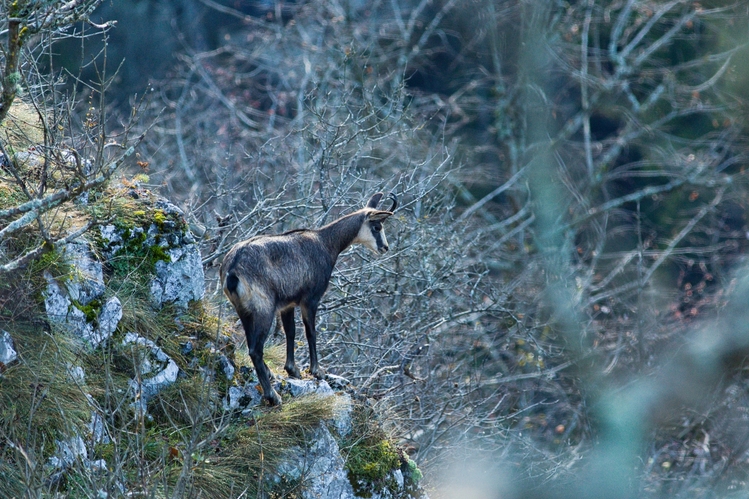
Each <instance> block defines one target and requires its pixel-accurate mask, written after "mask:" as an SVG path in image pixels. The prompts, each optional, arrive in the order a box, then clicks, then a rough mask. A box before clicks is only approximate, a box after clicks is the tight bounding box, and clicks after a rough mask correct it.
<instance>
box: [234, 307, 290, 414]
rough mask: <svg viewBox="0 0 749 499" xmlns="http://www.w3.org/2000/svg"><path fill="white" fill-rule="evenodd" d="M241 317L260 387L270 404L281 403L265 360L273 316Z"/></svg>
mask: <svg viewBox="0 0 749 499" xmlns="http://www.w3.org/2000/svg"><path fill="white" fill-rule="evenodd" d="M239 318H240V319H241V320H242V326H243V327H244V333H245V336H247V348H248V350H249V351H250V359H252V365H253V366H255V372H256V373H257V379H258V381H260V387H261V388H262V389H263V397H264V398H265V399H266V400H267V401H268V403H270V405H281V396H280V395H279V394H278V392H276V390H274V389H273V387H272V386H271V384H270V369H268V366H267V365H266V364H265V361H264V360H263V346H264V345H265V339H266V338H267V337H268V332H269V330H270V325H271V323H272V322H273V317H272V316H271V317H265V316H259V315H255V316H253V315H250V314H242V315H240V317H239Z"/></svg>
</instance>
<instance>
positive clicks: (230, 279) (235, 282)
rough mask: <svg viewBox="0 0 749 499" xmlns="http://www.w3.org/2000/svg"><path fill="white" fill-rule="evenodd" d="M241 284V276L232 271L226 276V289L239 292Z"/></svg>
mask: <svg viewBox="0 0 749 499" xmlns="http://www.w3.org/2000/svg"><path fill="white" fill-rule="evenodd" d="M238 286H239V277H237V276H236V275H235V274H233V273H231V274H229V275H228V276H226V290H227V291H228V292H229V293H232V294H237V287H238Z"/></svg>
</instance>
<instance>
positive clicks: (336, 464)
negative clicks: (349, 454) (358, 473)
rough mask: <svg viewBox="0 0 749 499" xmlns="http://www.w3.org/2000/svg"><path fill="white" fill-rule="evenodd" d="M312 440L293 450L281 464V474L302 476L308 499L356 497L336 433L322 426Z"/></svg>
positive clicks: (279, 470)
mask: <svg viewBox="0 0 749 499" xmlns="http://www.w3.org/2000/svg"><path fill="white" fill-rule="evenodd" d="M310 440H311V441H312V444H311V445H310V446H309V447H308V448H306V449H302V448H300V447H295V448H292V449H289V451H288V454H287V459H286V461H285V462H284V463H283V464H282V465H281V466H279V467H278V474H279V476H286V477H289V478H291V479H292V480H299V479H301V480H302V481H303V483H304V487H303V489H302V497H303V498H304V499H354V498H355V497H356V496H355V495H354V489H353V487H352V486H351V483H350V482H349V480H348V476H347V475H346V470H345V469H344V462H343V458H342V457H341V451H340V449H339V448H338V443H336V441H335V439H334V438H333V435H331V434H330V431H328V429H327V428H326V427H325V426H320V427H319V428H318V429H317V430H316V431H315V432H314V433H313V434H312V435H311V438H310Z"/></svg>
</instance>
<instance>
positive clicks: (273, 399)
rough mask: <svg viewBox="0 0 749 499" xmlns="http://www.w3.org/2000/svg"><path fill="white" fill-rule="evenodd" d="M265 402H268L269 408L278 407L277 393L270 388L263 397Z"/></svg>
mask: <svg viewBox="0 0 749 499" xmlns="http://www.w3.org/2000/svg"><path fill="white" fill-rule="evenodd" d="M265 400H267V401H268V404H269V405H271V406H280V405H281V396H280V395H279V394H278V392H277V391H275V390H274V389H272V388H271V391H270V393H269V394H268V395H266V396H265Z"/></svg>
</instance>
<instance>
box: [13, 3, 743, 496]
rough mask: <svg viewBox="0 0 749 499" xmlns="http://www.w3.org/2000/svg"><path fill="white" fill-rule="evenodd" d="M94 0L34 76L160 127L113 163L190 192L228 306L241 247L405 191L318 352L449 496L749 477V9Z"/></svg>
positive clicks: (30, 64)
mask: <svg viewBox="0 0 749 499" xmlns="http://www.w3.org/2000/svg"><path fill="white" fill-rule="evenodd" d="M42 3H44V2H42ZM52 3H54V2H52ZM94 3H96V2H94ZM31 4H33V2H31ZM31 4H30V5H31ZM9 5H10V2H4V8H5V9H6V11H7V9H8V8H10V7H9ZM97 7H98V8H96V10H94V11H93V12H91V13H90V14H87V15H88V17H89V19H90V21H91V22H86V23H80V24H72V27H67V28H65V29H62V28H60V30H59V31H55V29H57V28H54V27H53V28H50V29H49V30H48V31H46V32H43V35H44V36H42V37H40V38H39V39H38V40H37V41H35V42H33V43H32V42H30V43H29V44H27V45H26V47H25V50H28V54H29V57H27V58H25V59H24V61H25V62H24V64H25V66H24V65H23V64H22V66H21V69H20V75H21V76H22V77H23V79H24V80H23V81H22V82H20V83H21V86H24V85H26V87H27V88H26V89H25V91H26V93H27V96H31V97H34V98H38V99H42V100H45V99H46V100H48V99H50V98H52V99H53V100H55V99H56V101H55V102H58V103H63V104H65V106H67V107H66V109H68V110H70V114H69V116H70V121H69V123H70V126H71V129H75V130H78V132H76V133H79V134H83V136H85V134H86V133H88V132H91V131H92V130H94V129H97V130H98V129H99V128H102V129H103V128H106V129H108V130H111V134H112V135H113V136H118V137H125V136H127V134H130V136H131V137H136V136H139V134H141V133H143V132H145V134H144V135H143V136H142V139H140V140H139V145H138V147H137V149H135V151H136V154H134V155H132V157H125V155H123V157H122V158H121V159H118V160H117V161H118V162H117V165H116V166H117V169H118V171H119V173H121V174H124V175H125V176H126V177H127V178H131V177H132V176H133V175H136V174H140V176H139V178H140V179H141V180H140V182H145V183H146V184H149V185H151V186H153V187H154V188H158V189H160V192H161V193H162V194H163V195H164V196H166V197H167V198H169V199H170V200H172V201H173V202H175V203H176V204H178V205H180V206H181V207H182V208H183V209H184V211H185V213H186V214H187V218H188V221H189V222H190V223H191V226H192V229H193V232H194V233H195V234H196V235H197V236H199V237H200V238H201V245H202V248H201V249H202V255H203V259H204V261H203V263H204V265H205V266H206V271H207V277H208V279H209V290H208V291H209V293H213V294H214V297H215V299H216V300H217V301H219V300H222V298H221V296H220V293H219V292H218V291H217V289H216V281H215V279H216V268H217V264H218V263H219V262H220V259H221V257H222V256H223V255H224V254H225V252H226V251H227V250H228V248H229V247H231V245H232V244H233V243H235V242H236V241H239V240H241V239H244V238H246V237H249V236H251V235H254V234H258V233H275V232H281V231H283V230H288V229H292V228H296V227H300V226H307V227H314V226H319V225H322V224H324V223H327V222H329V221H332V220H333V219H334V218H335V217H336V216H337V215H338V214H341V213H345V212H346V210H350V209H352V208H353V207H358V206H361V204H362V202H363V201H364V200H366V199H367V198H368V196H369V195H370V194H371V193H373V192H375V191H379V190H382V191H385V192H390V191H393V192H395V193H396V194H397V195H398V196H399V198H400V200H401V207H400V208H399V209H398V212H397V216H396V217H393V219H392V220H391V221H390V222H388V227H387V233H388V238H389V240H390V243H391V251H390V252H389V253H388V254H387V256H386V257H384V258H375V257H373V256H371V255H369V254H367V253H366V252H364V251H363V250H354V251H353V252H352V253H350V254H348V255H347V256H345V257H344V258H342V260H341V261H340V262H339V265H338V268H337V270H336V272H335V273H334V277H333V281H332V282H331V286H330V290H329V292H328V294H327V295H326V298H325V300H324V306H323V307H322V309H321V311H320V314H319V319H318V321H319V326H318V327H319V329H320V331H321V334H320V336H319V340H318V341H319V342H320V343H321V345H320V347H319V350H320V351H321V353H322V362H323V365H325V366H326V367H327V368H328V369H329V371H331V372H334V373H336V374H339V375H342V376H345V377H347V378H349V379H351V380H352V381H353V383H354V385H355V386H356V387H357V388H358V389H359V390H360V391H361V392H362V393H364V394H365V395H366V396H367V397H369V398H370V399H371V400H372V401H373V403H374V405H375V408H376V410H377V412H378V413H379V415H380V417H381V418H382V420H383V422H384V423H385V424H386V426H387V429H388V431H390V432H391V433H392V434H393V435H394V436H396V438H398V439H399V440H400V442H401V444H402V445H403V446H404V447H405V448H406V449H407V450H408V452H409V453H410V454H411V455H412V456H413V457H414V459H416V460H417V461H418V462H419V465H420V467H421V468H422V469H423V470H424V473H425V483H426V485H427V488H428V489H429V490H430V493H432V494H433V495H434V496H435V497H469V494H474V495H473V496H470V497H568V496H569V497H732V496H733V495H734V494H735V495H741V496H743V494H744V493H745V492H744V491H745V489H746V482H747V479H749V454H748V451H749V425H748V424H747V422H748V421H749V414H748V413H747V407H748V406H749V375H748V373H747V366H746V361H745V359H746V355H747V354H748V353H749V320H747V319H749V317H747V313H748V311H749V307H747V303H746V300H747V298H746V297H747V291H749V280H747V278H746V277H745V275H746V262H745V257H744V255H745V251H746V247H747V241H748V240H749V224H748V222H747V217H746V204H747V202H749V197H748V195H749V182H747V180H748V179H747V174H746V172H745V169H746V166H747V161H748V160H749V157H748V156H747V152H748V149H747V144H749V140H748V139H749V100H748V99H749V63H748V62H747V61H749V47H747V43H748V42H749V6H747V4H746V2H730V1H702V2H695V1H686V0H668V1H650V0H613V1H603V0H579V1H542V0H375V1H360V0H320V1H316V2H280V1H278V2H272V1H261V0H257V1H253V0H179V1H178V0H160V1H155V0H150V1H149V0H142V1H135V0H132V1H121V2H102V3H101V5H98V6H97ZM31 8H37V7H35V6H33V5H32V7H31ZM111 21H116V24H114V23H111ZM3 23H6V24H3V25H2V26H3V28H2V33H3V36H7V37H10V36H11V35H12V22H10V23H7V22H6V21H3ZM58 38H64V39H60V40H58ZM3 43H5V42H3ZM4 47H5V48H6V49H7V47H8V45H4ZM10 54H11V51H8V50H6V51H5V52H3V54H2V57H3V58H4V64H5V67H6V68H7V63H8V60H9V59H10V58H11V57H10ZM4 77H5V79H4V88H3V90H4V94H3V97H5V93H7V92H6V91H7V89H8V88H10V85H9V82H10V81H11V80H8V79H7V78H8V77H9V75H8V74H7V73H6V74H4ZM42 84H44V85H42ZM45 85H46V86H45ZM42 86H44V88H45V89H46V90H44V92H41V91H38V92H37V91H35V90H34V89H35V88H42ZM13 88H14V89H15V88H16V87H15V82H14V83H13ZM45 92H46V93H45ZM117 134H120V135H117ZM125 142H126V141H124V140H123V141H122V143H123V144H125ZM92 144H93V143H89V146H91V145H92ZM92 147H93V146H92ZM94 149H95V148H94ZM102 154H103V153H102ZM6 174H7V175H10V172H9V171H4V172H3V175H6ZM144 174H145V175H146V177H144V176H143V175H144ZM82 175H84V177H85V176H86V175H93V173H91V172H90V173H85V172H84V173H82ZM92 178H93V177H92ZM144 178H147V180H143V179H144ZM40 182H41V181H40ZM44 192H45V188H44V186H43V185H42V184H40V187H39V188H38V189H32V190H30V191H29V192H28V195H29V197H30V198H34V197H37V198H39V199H43V198H44ZM42 229H43V228H42ZM3 230H4V229H3ZM0 236H4V234H2V231H0ZM69 236H70V234H59V235H56V236H55V235H52V234H49V235H45V237H44V239H45V240H47V239H48V238H49V240H50V242H52V243H54V240H55V239H57V240H64V239H65V238H68V237H69ZM1 242H2V239H0V243H1ZM33 257H34V255H31V256H30V257H29V258H33ZM13 258H15V257H10V258H9V259H8V261H7V262H6V261H2V262H0V263H2V264H3V265H4V266H5V268H4V271H10V270H12V269H13V268H15V267H13V262H14V261H16V260H13ZM18 258H19V260H17V261H19V262H20V261H21V260H23V258H25V255H23V254H22V255H20V256H18ZM8 262H9V263H8ZM275 341H281V338H280V335H276V338H275ZM301 350H303V349H300V351H301ZM303 362H304V361H303V360H302V363H303Z"/></svg>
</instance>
